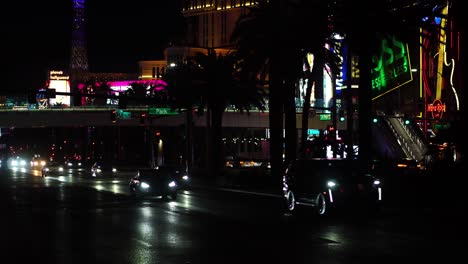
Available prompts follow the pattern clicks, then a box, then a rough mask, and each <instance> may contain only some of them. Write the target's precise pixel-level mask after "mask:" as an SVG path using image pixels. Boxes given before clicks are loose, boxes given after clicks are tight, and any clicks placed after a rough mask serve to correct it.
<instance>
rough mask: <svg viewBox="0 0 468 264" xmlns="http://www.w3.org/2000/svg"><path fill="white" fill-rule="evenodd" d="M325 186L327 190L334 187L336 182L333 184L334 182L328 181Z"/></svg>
mask: <svg viewBox="0 0 468 264" xmlns="http://www.w3.org/2000/svg"><path fill="white" fill-rule="evenodd" d="M327 186H328V187H329V188H333V187H335V186H336V182H334V181H328V182H327Z"/></svg>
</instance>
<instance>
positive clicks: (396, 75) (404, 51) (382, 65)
mask: <svg viewBox="0 0 468 264" xmlns="http://www.w3.org/2000/svg"><path fill="white" fill-rule="evenodd" d="M380 45H381V46H380V49H379V50H380V53H379V54H376V55H374V56H372V62H373V63H374V65H375V67H374V68H372V69H371V78H372V92H371V93H372V100H374V99H376V98H378V97H380V96H382V95H384V94H386V93H388V92H390V91H392V90H394V89H397V88H399V87H401V86H402V85H404V84H406V83H408V82H410V81H412V80H413V75H412V73H411V64H410V58H409V53H408V46H407V44H405V43H403V42H401V41H399V40H397V39H396V38H395V37H394V36H389V37H383V38H381V42H380Z"/></svg>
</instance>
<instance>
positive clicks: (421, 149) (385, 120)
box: [372, 115, 428, 161]
mask: <svg viewBox="0 0 468 264" xmlns="http://www.w3.org/2000/svg"><path fill="white" fill-rule="evenodd" d="M417 129H418V128H417V127H416V128H415V126H414V125H413V124H412V123H411V122H410V123H405V120H404V118H402V117H398V116H384V115H382V116H379V117H378V122H375V123H373V126H372V134H373V142H372V143H373V144H372V146H373V155H374V156H375V157H376V158H378V159H386V160H388V159H391V160H402V159H412V160H416V161H420V160H422V159H423V158H424V154H425V153H426V152H427V149H428V144H427V142H426V140H425V138H424V137H423V136H422V133H418V130H417Z"/></svg>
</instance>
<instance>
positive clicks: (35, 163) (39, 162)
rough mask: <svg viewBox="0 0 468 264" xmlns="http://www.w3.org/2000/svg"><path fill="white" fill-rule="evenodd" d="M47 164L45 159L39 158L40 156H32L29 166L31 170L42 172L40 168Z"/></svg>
mask: <svg viewBox="0 0 468 264" xmlns="http://www.w3.org/2000/svg"><path fill="white" fill-rule="evenodd" d="M46 164H47V161H46V159H44V158H41V156H40V155H34V157H33V158H32V159H31V162H30V165H31V169H33V170H42V168H43V167H44V166H45V165H46Z"/></svg>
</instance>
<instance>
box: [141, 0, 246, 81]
mask: <svg viewBox="0 0 468 264" xmlns="http://www.w3.org/2000/svg"><path fill="white" fill-rule="evenodd" d="M254 3H255V1H251V0H183V1H182V14H183V15H184V17H185V19H186V26H187V30H186V36H185V42H184V43H183V45H179V46H177V45H176V46H171V47H167V48H166V49H165V52H164V56H165V58H164V60H161V61H140V62H139V67H140V79H155V78H158V73H159V74H162V73H163V72H164V71H165V69H166V68H167V67H171V65H178V64H181V63H184V61H185V60H186V59H187V58H190V57H192V56H194V55H195V54H197V53H199V52H206V49H207V48H213V49H215V50H216V52H217V53H220V54H225V53H227V52H228V51H229V50H230V49H231V48H232V46H231V43H230V42H229V40H230V36H231V34H232V32H233V30H234V28H235V26H236V21H237V19H238V18H239V16H240V15H242V14H244V13H245V12H247V9H246V7H248V6H252V5H254Z"/></svg>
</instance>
